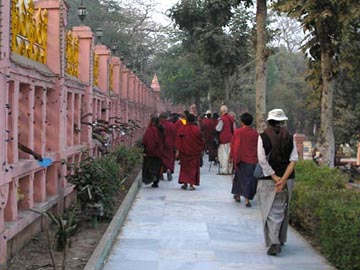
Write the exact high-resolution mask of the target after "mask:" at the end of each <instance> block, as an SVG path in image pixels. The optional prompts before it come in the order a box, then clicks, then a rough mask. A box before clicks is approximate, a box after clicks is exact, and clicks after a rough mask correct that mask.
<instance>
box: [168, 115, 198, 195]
mask: <svg viewBox="0 0 360 270" xmlns="http://www.w3.org/2000/svg"><path fill="white" fill-rule="evenodd" d="M175 146H176V149H177V152H178V153H177V156H178V158H179V159H180V174H179V184H183V185H182V186H181V188H182V189H187V188H188V185H190V187H189V189H190V190H195V187H194V185H195V186H198V185H200V160H201V155H202V151H203V150H204V141H203V139H202V136H201V132H200V128H199V127H198V126H197V125H196V124H195V116H194V115H193V114H189V115H188V116H187V123H186V125H184V126H182V127H180V129H179V130H178V133H177V136H176V140H175Z"/></svg>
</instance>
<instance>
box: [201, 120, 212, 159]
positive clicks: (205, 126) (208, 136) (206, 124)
mask: <svg viewBox="0 0 360 270" xmlns="http://www.w3.org/2000/svg"><path fill="white" fill-rule="evenodd" d="M202 134H203V138H204V142H205V151H206V153H209V149H210V147H211V144H213V139H214V135H213V134H214V127H213V121H212V119H209V118H205V119H204V120H203V121H202Z"/></svg>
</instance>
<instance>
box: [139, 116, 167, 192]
mask: <svg viewBox="0 0 360 270" xmlns="http://www.w3.org/2000/svg"><path fill="white" fill-rule="evenodd" d="M142 144H143V145H144V160H143V167H142V180H143V182H144V183H145V184H150V183H152V187H154V188H157V187H158V186H159V178H160V170H161V165H162V160H163V156H164V155H163V152H164V146H165V135H164V127H163V126H162V125H160V121H159V118H158V117H152V118H151V122H150V125H149V127H148V128H147V129H146V131H145V134H144V137H143V140H142Z"/></svg>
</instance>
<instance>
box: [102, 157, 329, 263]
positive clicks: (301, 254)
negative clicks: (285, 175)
mask: <svg viewBox="0 0 360 270" xmlns="http://www.w3.org/2000/svg"><path fill="white" fill-rule="evenodd" d="M178 172H179V166H178V165H176V169H175V174H174V180H173V181H171V182H168V181H166V180H165V181H161V182H160V185H159V186H160V187H159V188H157V189H154V188H151V187H150V186H142V188H141V189H140V191H139V192H138V194H137V197H136V199H135V201H134V203H133V205H132V207H131V209H130V211H129V213H128V216H127V218H126V221H125V222H124V224H123V227H122V228H121V230H120V232H119V234H118V235H117V237H116V240H115V244H114V245H113V247H112V250H111V252H110V255H109V257H108V258H107V260H106V263H105V265H104V267H103V270H137V269H139V270H140V269H141V270H235V269H251V270H305V269H306V270H331V269H332V270H333V269H334V268H332V267H331V266H330V265H329V264H328V263H327V261H326V260H325V259H324V258H323V257H322V256H321V255H319V253H318V252H317V251H316V250H314V249H313V248H312V247H311V246H310V245H309V244H308V243H307V242H306V240H305V239H304V238H303V237H302V236H301V235H300V234H299V233H297V232H296V231H295V230H294V229H292V228H290V229H289V237H288V242H287V243H286V244H285V246H284V247H283V252H282V253H281V254H280V255H279V256H276V257H273V256H268V255H266V247H265V245H264V238H263V233H262V228H261V227H262V225H261V224H262V223H261V216H260V210H259V209H258V206H257V205H256V201H255V200H254V201H253V203H252V204H253V207H251V208H246V207H245V205H244V202H242V203H237V202H235V201H234V200H233V198H232V195H231V194H230V191H231V181H232V180H231V177H230V176H223V175H216V173H217V167H216V166H212V167H211V170H210V171H209V164H208V163H207V162H204V166H203V167H202V168H201V177H200V186H199V187H197V189H196V190H195V191H190V190H182V189H181V188H180V185H179V184H178V183H177V178H178ZM164 175H165V174H164ZM243 201H244V200H243Z"/></svg>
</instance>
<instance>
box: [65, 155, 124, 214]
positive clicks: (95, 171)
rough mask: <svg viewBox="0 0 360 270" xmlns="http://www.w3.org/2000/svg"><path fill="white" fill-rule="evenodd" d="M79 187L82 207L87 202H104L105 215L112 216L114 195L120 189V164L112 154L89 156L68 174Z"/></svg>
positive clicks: (71, 180) (71, 181) (70, 180)
mask: <svg viewBox="0 0 360 270" xmlns="http://www.w3.org/2000/svg"><path fill="white" fill-rule="evenodd" d="M68 181H69V182H70V183H72V184H74V185H76V187H77V191H78V193H77V194H78V198H79V200H80V202H81V206H82V208H84V206H85V205H86V204H87V203H94V204H95V203H102V204H103V206H104V217H105V218H109V217H111V216H112V213H113V207H114V200H113V198H114V196H115V195H116V193H117V192H118V190H119V183H120V182H119V166H118V164H117V163H116V160H115V159H114V158H112V157H111V156H110V155H107V156H104V157H101V158H91V157H88V158H86V159H85V160H83V161H81V162H80V165H79V167H76V168H75V169H74V174H73V175H70V176H68Z"/></svg>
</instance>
